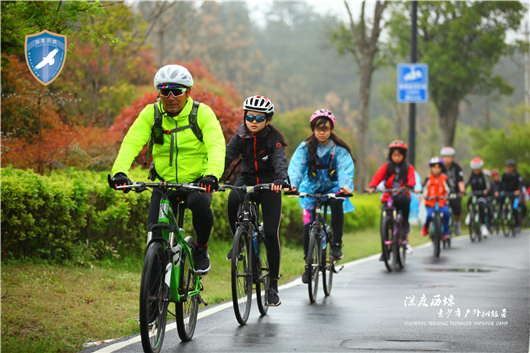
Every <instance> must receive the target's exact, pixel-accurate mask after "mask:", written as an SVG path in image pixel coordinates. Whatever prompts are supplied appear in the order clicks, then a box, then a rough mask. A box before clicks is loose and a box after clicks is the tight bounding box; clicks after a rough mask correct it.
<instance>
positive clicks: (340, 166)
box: [289, 109, 355, 283]
mask: <svg viewBox="0 0 530 353" xmlns="http://www.w3.org/2000/svg"><path fill="white" fill-rule="evenodd" d="M335 123H336V120H335V116H334V115H333V113H332V112H331V111H329V110H327V109H319V110H317V111H315V112H314V113H313V115H312V116H311V118H310V119H309V124H310V126H311V130H312V131H313V133H312V134H311V135H310V136H309V137H308V138H306V139H305V141H303V142H302V143H301V144H300V146H298V148H297V149H296V151H295V152H294V155H293V157H292V158H291V162H290V163H289V179H290V182H291V185H292V187H293V190H298V191H300V192H307V193H310V194H314V193H321V194H324V193H343V194H349V193H351V191H352V190H353V173H354V163H355V160H354V159H353V157H352V155H351V150H350V147H349V146H348V144H347V143H346V142H344V141H343V140H342V139H341V138H340V137H338V136H337V135H336V134H335V133H334V132H333V129H334V128H335ZM299 202H300V207H302V209H303V226H304V227H303V232H302V245H303V247H304V259H305V258H306V257H307V250H308V246H309V227H310V224H311V223H312V222H313V211H314V208H315V206H316V205H315V200H314V199H312V198H309V197H305V198H301V199H299ZM328 202H329V206H330V208H331V228H332V230H333V243H332V244H331V254H332V256H333V257H334V258H336V259H342V257H343V255H342V250H341V247H342V228H343V226H344V213H346V212H351V211H353V210H354V209H355V208H354V207H353V205H352V204H351V202H350V200H349V199H346V201H345V202H344V200H341V199H329V200H328ZM302 281H303V282H304V283H307V282H308V281H309V271H308V269H307V268H306V270H305V272H304V275H303V276H302Z"/></svg>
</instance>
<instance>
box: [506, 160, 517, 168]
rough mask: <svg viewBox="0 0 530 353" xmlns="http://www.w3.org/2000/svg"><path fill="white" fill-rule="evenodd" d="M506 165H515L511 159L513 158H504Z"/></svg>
mask: <svg viewBox="0 0 530 353" xmlns="http://www.w3.org/2000/svg"><path fill="white" fill-rule="evenodd" d="M506 165H507V166H512V167H515V165H516V163H515V160H513V159H508V160H506Z"/></svg>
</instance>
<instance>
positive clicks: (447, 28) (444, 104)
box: [390, 1, 526, 146]
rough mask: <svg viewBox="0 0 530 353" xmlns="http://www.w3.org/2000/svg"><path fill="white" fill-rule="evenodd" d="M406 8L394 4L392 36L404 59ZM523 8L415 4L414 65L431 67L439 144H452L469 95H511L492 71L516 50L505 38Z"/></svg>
mask: <svg viewBox="0 0 530 353" xmlns="http://www.w3.org/2000/svg"><path fill="white" fill-rule="evenodd" d="M407 7H408V4H406V3H394V5H393V11H392V16H391V18H392V20H391V21H390V28H391V33H392V35H393V38H394V40H392V41H391V42H392V43H395V49H396V51H397V53H398V54H400V56H401V57H406V56H407V53H408V51H409V44H410V18H409V16H408V13H409V12H408V11H406V9H407ZM524 11H526V10H525V7H524V6H523V5H522V4H521V3H520V2H519V1H434V2H430V1H421V2H418V61H419V62H422V63H426V64H428V65H429V93H430V99H431V100H432V101H433V102H434V104H435V106H436V109H437V112H438V117H439V126H440V129H441V131H442V141H443V143H444V144H445V145H448V146H451V145H453V143H454V140H455V131H456V126H457V120H458V114H459V104H460V103H461V102H462V100H463V99H464V98H465V97H466V96H467V95H468V94H471V93H475V94H493V93H500V94H510V93H511V92H512V91H513V88H512V87H511V86H510V85H509V84H508V83H507V81H506V80H505V79H504V78H503V77H501V76H500V75H493V74H492V69H493V67H494V65H495V64H496V63H497V62H498V61H499V59H500V58H501V57H502V56H503V55H506V54H507V53H509V52H510V50H512V49H513V48H514V45H510V44H508V43H507V42H506V33H507V32H508V31H509V30H516V29H517V28H518V27H519V25H520V23H521V19H522V18H523V14H524Z"/></svg>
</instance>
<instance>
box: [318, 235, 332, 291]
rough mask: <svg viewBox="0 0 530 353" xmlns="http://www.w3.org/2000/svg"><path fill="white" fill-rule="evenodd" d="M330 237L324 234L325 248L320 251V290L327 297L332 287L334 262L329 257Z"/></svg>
mask: <svg viewBox="0 0 530 353" xmlns="http://www.w3.org/2000/svg"><path fill="white" fill-rule="evenodd" d="M331 237H332V234H326V248H325V249H322V260H321V261H322V266H323V267H322V270H323V271H322V289H324V295H325V296H326V297H327V296H329V295H330V294H331V287H332V285H333V272H334V270H335V269H334V266H335V265H334V263H335V262H334V260H333V257H332V256H331Z"/></svg>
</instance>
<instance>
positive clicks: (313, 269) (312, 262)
mask: <svg viewBox="0 0 530 353" xmlns="http://www.w3.org/2000/svg"><path fill="white" fill-rule="evenodd" d="M319 235H320V234H319V233H318V232H317V231H316V230H315V229H312V230H311V234H310V237H309V251H308V254H307V260H306V261H307V262H306V266H307V268H308V269H309V275H310V279H309V282H308V283H307V290H308V294H309V301H310V302H311V303H314V302H315V301H316V300H317V291H318V272H319V270H320V264H321V262H320V261H321V260H320V258H321V256H322V238H321V237H320V236H319Z"/></svg>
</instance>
